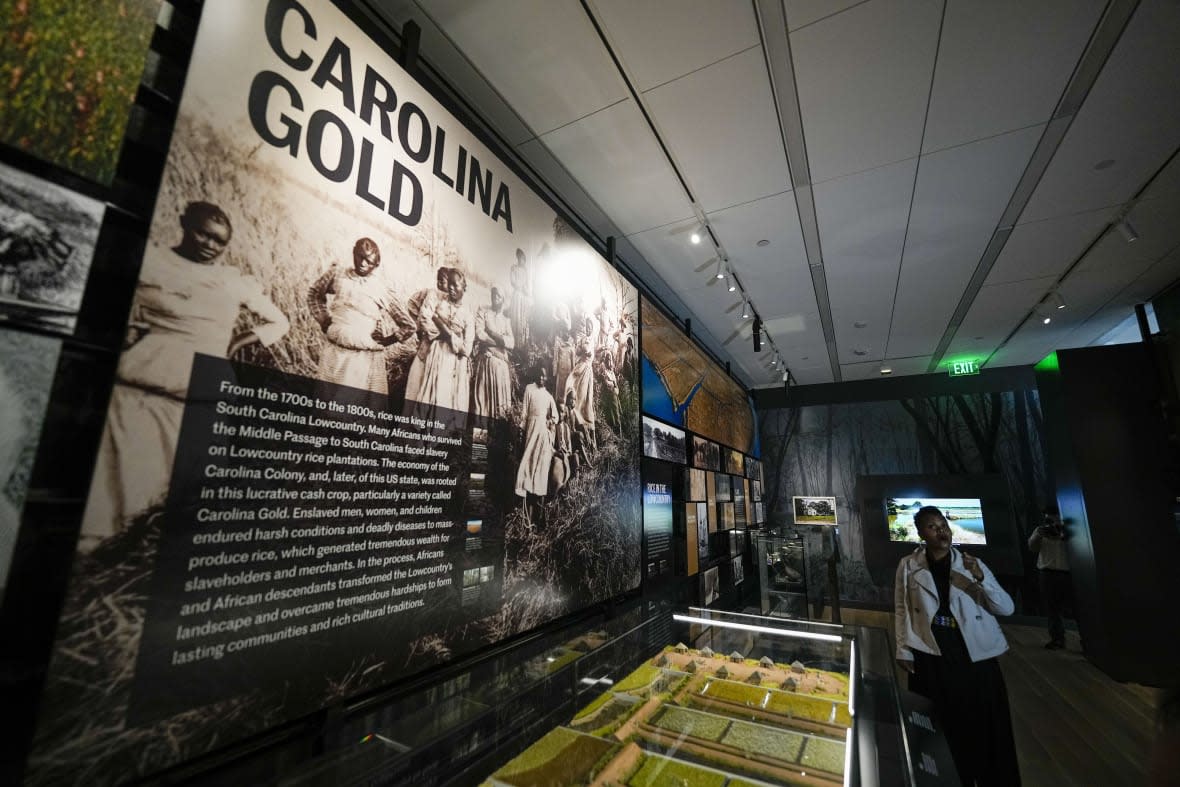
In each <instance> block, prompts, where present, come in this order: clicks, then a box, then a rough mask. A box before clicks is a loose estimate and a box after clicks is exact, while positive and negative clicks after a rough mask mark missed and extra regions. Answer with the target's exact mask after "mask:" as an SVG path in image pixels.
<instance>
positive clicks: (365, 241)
mask: <svg viewBox="0 0 1180 787" xmlns="http://www.w3.org/2000/svg"><path fill="white" fill-rule="evenodd" d="M352 253H353V256H356V255H358V254H373V255H376V259H377V261H378V262H380V261H381V249H379V248H377V242H376V241H375V240H373V239H372V238H361V239H360V240H358V241H357V242H356V243H355V244H354V245H353V247H352Z"/></svg>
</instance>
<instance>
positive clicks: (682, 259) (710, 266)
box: [627, 201, 719, 294]
mask: <svg viewBox="0 0 1180 787" xmlns="http://www.w3.org/2000/svg"><path fill="white" fill-rule="evenodd" d="M684 204H685V205H686V206H687V205H688V203H687V201H686V202H685V203H684ZM691 212H692V211H691V209H690V210H689V214H690V215H691ZM696 226H697V222H696V219H695V218H689V219H682V220H680V221H676V222H673V223H670V224H666V225H663V226H660V227H654V228H652V229H649V230H644V231H643V232H637V233H635V234H633V235H629V236H627V241H628V242H629V243H631V245H633V246H634V247H635V248H636V249H637V250H638V251H639V253H640V254H642V255H643V256H644V257H645V258H646V259H647V261H648V263H650V264H651V266H652V267H653V268H655V269H656V270H657V271H659V273H660V275H661V276H663V277H664V279H665V280H666V281H667V282H668V283H669V284H670V285H672V286H673V287H675V288H676V290H677V291H679V292H681V293H682V294H683V293H688V292H691V291H693V290H697V289H700V288H702V287H705V286H706V285H709V284H710V279H711V278H712V277H713V276H714V274H715V272H716V270H717V264H716V261H717V258H716V256H715V254H714V250H713V247H712V246H710V245H708V244H707V243H701V244H700V245H697V246H694V245H692V244H691V243H689V240H688V237H689V234H690V233H691V232H692V230H693V229H695V228H696ZM715 286H719V285H715Z"/></svg>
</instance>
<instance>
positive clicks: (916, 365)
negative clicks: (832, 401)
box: [840, 355, 930, 380]
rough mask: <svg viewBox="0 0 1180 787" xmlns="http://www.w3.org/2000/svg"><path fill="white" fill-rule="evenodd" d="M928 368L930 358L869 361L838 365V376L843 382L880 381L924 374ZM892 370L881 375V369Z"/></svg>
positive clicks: (926, 356) (927, 356)
mask: <svg viewBox="0 0 1180 787" xmlns="http://www.w3.org/2000/svg"><path fill="white" fill-rule="evenodd" d="M929 366H930V356H929V355H924V356H917V357H914V358H898V359H896V360H888V361H869V362H865V363H843V364H840V375H841V376H842V377H843V378H844V379H845V380H880V379H882V378H886V377H902V376H906V375H912V374H926V369H927V368H928V367H929ZM883 368H884V369H892V371H891V372H890V373H889V374H881V369H883Z"/></svg>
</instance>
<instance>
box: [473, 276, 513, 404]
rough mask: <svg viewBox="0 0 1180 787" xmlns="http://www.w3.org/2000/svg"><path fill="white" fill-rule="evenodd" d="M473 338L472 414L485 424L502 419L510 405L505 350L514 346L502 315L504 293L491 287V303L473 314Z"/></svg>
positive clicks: (509, 385) (509, 328)
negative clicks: (492, 419) (475, 349)
mask: <svg viewBox="0 0 1180 787" xmlns="http://www.w3.org/2000/svg"><path fill="white" fill-rule="evenodd" d="M475 341H476V345H477V347H478V350H477V353H476V358H475V374H474V376H473V378H472V398H473V400H474V401H473V403H472V404H473V406H474V411H475V415H476V416H477V417H478V418H480V419H481V421H482V422H484V423H486V419H489V418H503V417H504V415H505V412H506V411H507V410H508V409H509V408H511V407H512V369H511V366H510V365H509V363H508V353H509V352H510V351H511V350H512V348H513V346H515V345H514V342H513V338H512V324H511V322H510V321H509V319H508V317H507V315H505V314H504V295H503V293H501V292H500V288H499V287H493V288H492V305H491V306H483V307H480V309H479V311H477V312H476V313H475Z"/></svg>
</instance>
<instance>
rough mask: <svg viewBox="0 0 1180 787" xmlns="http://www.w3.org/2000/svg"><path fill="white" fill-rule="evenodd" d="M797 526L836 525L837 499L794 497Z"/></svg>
mask: <svg viewBox="0 0 1180 787" xmlns="http://www.w3.org/2000/svg"><path fill="white" fill-rule="evenodd" d="M791 506H792V508H793V510H794V512H795V524H796V525H835V524H838V523H837V522H836V498H834V497H792V498H791Z"/></svg>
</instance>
